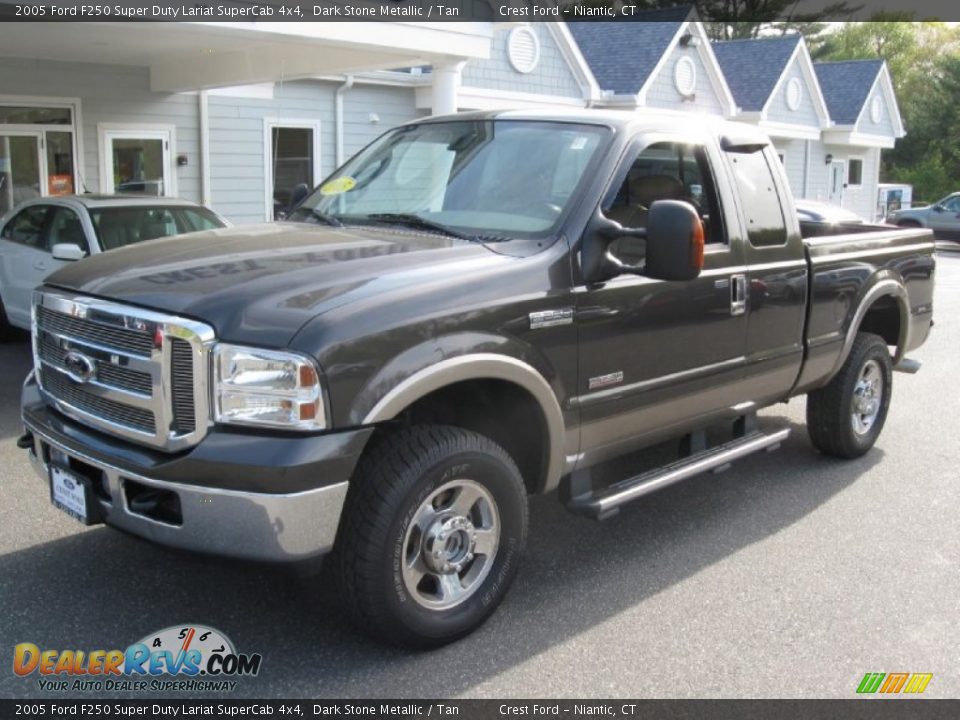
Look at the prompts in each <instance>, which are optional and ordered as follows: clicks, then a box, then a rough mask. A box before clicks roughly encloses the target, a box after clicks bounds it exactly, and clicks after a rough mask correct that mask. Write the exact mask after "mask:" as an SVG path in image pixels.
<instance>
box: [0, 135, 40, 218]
mask: <svg viewBox="0 0 960 720" xmlns="http://www.w3.org/2000/svg"><path fill="white" fill-rule="evenodd" d="M40 138H41V133H39V132H5V131H0V215H3V214H4V213H5V212H7V211H8V210H11V209H13V208H14V207H16V206H17V205H19V204H20V203H21V202H23V201H24V200H30V199H32V198H36V197H41V196H42V195H43V192H42V185H41V180H42V178H43V176H44V175H45V171H44V168H43V157H42V156H41V155H40V147H41V142H40Z"/></svg>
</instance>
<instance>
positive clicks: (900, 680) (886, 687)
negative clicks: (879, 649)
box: [857, 673, 933, 695]
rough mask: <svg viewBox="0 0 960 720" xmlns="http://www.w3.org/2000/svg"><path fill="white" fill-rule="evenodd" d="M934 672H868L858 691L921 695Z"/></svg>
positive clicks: (862, 692)
mask: <svg viewBox="0 0 960 720" xmlns="http://www.w3.org/2000/svg"><path fill="white" fill-rule="evenodd" d="M932 678H933V673H866V674H865V675H864V676H863V680H861V681H860V685H858V686H857V693H859V694H861V695H872V694H874V693H877V692H879V693H882V694H886V695H892V694H897V693H904V694H911V695H919V694H920V693H922V692H923V691H924V690H926V689H927V685H929V684H930V680H931V679H932Z"/></svg>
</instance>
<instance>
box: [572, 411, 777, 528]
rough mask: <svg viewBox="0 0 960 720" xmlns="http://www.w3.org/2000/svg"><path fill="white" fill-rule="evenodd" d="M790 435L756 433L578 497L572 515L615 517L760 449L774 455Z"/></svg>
mask: <svg viewBox="0 0 960 720" xmlns="http://www.w3.org/2000/svg"><path fill="white" fill-rule="evenodd" d="M789 435H790V429H789V428H785V429H783V430H777V431H775V432H772V433H762V432H758V431H754V432H751V433H749V434H748V435H746V436H744V437H742V438H737V439H736V440H731V441H730V442H726V443H724V444H723V445H718V446H717V447H715V448H711V449H710V450H704V451H702V452H699V453H697V454H695V455H691V456H690V457H686V458H682V459H680V460H677V461H675V462H672V463H670V464H668V465H664V466H663V467H659V468H655V469H654V470H650V471H648V472H645V473H641V474H640V475H635V476H634V477H630V478H627V479H626V480H620V481H619V482H616V483H614V484H613V485H610V486H609V487H606V488H603V489H602V490H598V491H596V492H592V493H585V494H582V495H578V496H575V497H573V498H571V499H570V500H569V501H568V502H567V507H568V508H569V509H570V510H571V511H572V512H575V513H579V514H582V515H587V516H589V517H593V518H596V519H597V520H605V519H607V518H609V517H612V516H613V515H615V514H616V513H617V512H618V511H619V508H620V506H621V505H623V504H624V503H628V502H630V501H631V500H636V499H637V498H639V497H642V496H644V495H647V494H649V493H652V492H654V491H655V490H659V489H660V488H664V487H667V486H668V485H672V484H673V483H675V482H679V481H681V480H686V479H687V478H690V477H693V476H694V475H700V474H701V473H705V472H708V471H713V472H714V473H719V472H723V471H724V470H726V469H727V468H728V467H730V463H732V462H733V461H734V460H738V459H740V458H742V457H745V456H747V455H752V454H753V453H755V452H759V451H760V450H766V451H767V452H772V451H774V450H776V449H777V448H778V447H780V443H782V442H783V441H784V440H786V439H787V437H788V436H789Z"/></svg>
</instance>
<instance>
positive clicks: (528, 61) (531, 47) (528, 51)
mask: <svg viewBox="0 0 960 720" xmlns="http://www.w3.org/2000/svg"><path fill="white" fill-rule="evenodd" d="M507 57H508V58H509V59H510V64H511V65H512V66H513V69H514V70H516V71H517V72H519V73H528V72H533V69H534V68H535V67H537V63H538V62H539V61H540V41H539V40H537V36H536V34H535V33H534V32H533V30H531V29H530V28H527V27H519V28H514V30H513V31H512V32H511V33H510V37H509V39H508V40H507Z"/></svg>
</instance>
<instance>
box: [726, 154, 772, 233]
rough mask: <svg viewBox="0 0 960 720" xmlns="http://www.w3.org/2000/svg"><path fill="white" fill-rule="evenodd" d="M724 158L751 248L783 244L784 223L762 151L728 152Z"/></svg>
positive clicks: (767, 164) (770, 173)
mask: <svg viewBox="0 0 960 720" xmlns="http://www.w3.org/2000/svg"><path fill="white" fill-rule="evenodd" d="M728 157H729V158H730V163H731V165H732V166H733V177H734V182H735V183H736V184H737V190H738V192H739V196H740V202H741V204H742V206H743V215H744V219H745V221H746V223H747V237H748V238H749V239H750V244H751V245H753V246H754V247H767V246H770V245H785V244H786V242H787V222H786V220H785V219H784V217H783V206H782V204H781V202H780V194H779V193H778V192H777V186H776V183H775V182H774V175H773V169H772V168H771V167H770V163H769V161H768V160H767V155H766V153H765V152H763V151H760V152H752V153H729V154H728Z"/></svg>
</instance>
